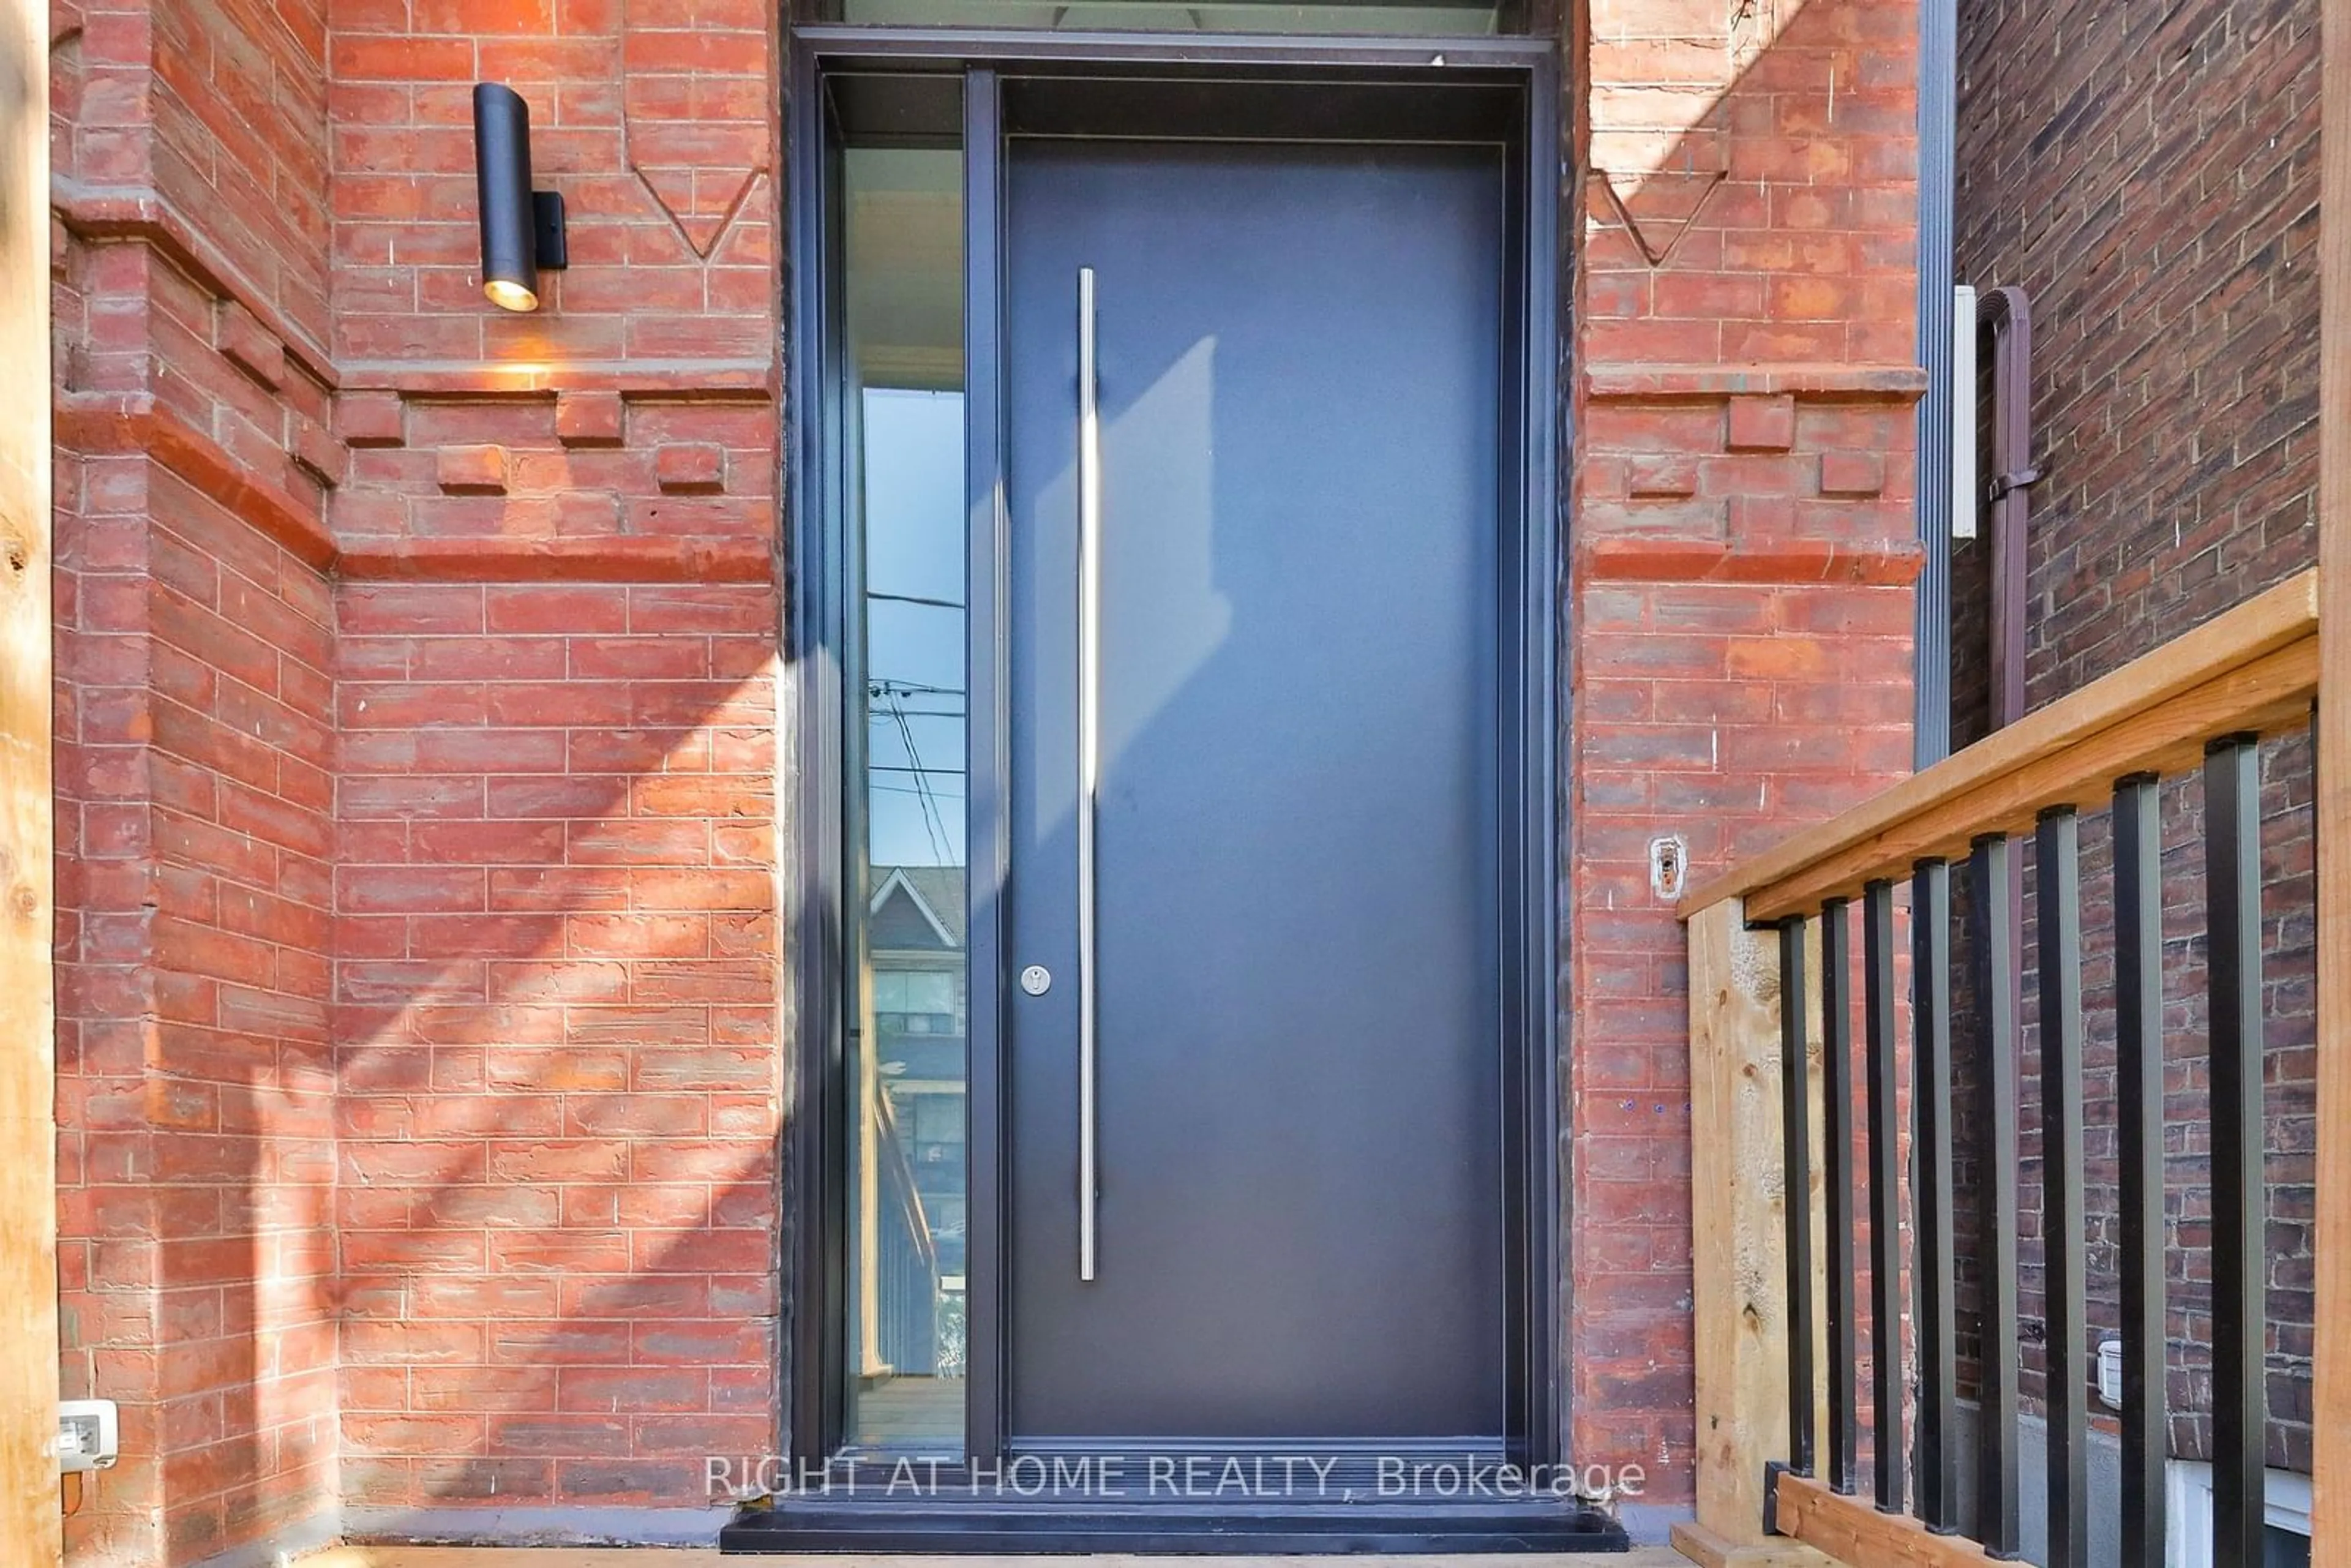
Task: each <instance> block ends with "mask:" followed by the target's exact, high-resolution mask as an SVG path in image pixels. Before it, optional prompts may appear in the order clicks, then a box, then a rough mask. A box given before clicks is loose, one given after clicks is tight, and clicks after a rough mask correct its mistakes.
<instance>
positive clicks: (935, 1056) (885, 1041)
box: [857, 865, 969, 1446]
mask: <svg viewBox="0 0 2351 1568" xmlns="http://www.w3.org/2000/svg"><path fill="white" fill-rule="evenodd" d="M870 885H871V886H872V894H871V896H870V897H869V899H868V900H867V904H866V909H867V923H866V930H865V940H866V946H865V959H866V963H865V969H866V998H865V1016H866V1019H867V1020H868V1025H867V1027H868V1029H869V1030H870V1031H871V1032H870V1036H869V1038H870V1041H871V1046H870V1049H869V1050H868V1051H866V1052H865V1053H864V1054H865V1056H866V1059H867V1061H870V1062H871V1063H872V1069H873V1072H872V1078H871V1080H870V1082H871V1083H872V1094H871V1097H870V1099H869V1100H868V1103H867V1109H868V1114H869V1118H870V1120H869V1123H868V1130H867V1140H868V1141H867V1147H868V1148H869V1149H870V1150H871V1163H870V1165H869V1166H868V1169H869V1171H870V1173H871V1181H872V1186H870V1187H869V1188H868V1189H867V1190H868V1191H869V1192H870V1193H871V1195H872V1201H871V1204H870V1207H868V1210H867V1212H868V1213H869V1214H870V1216H871V1228H870V1230H869V1231H868V1234H867V1236H866V1238H865V1245H866V1247H867V1248H869V1249H871V1251H870V1253H869V1254H868V1256H869V1257H870V1259H871V1264H870V1266H869V1267H868V1268H867V1269H865V1270H862V1277H863V1279H864V1280H865V1281H867V1283H866V1285H865V1290H866V1291H867V1300H866V1301H865V1302H864V1303H863V1309H864V1310H863V1312H862V1313H861V1318H862V1321H863V1322H864V1323H865V1324H866V1325H867V1328H868V1332H869V1333H871V1335H872V1339H871V1341H870V1342H869V1344H870V1351H871V1353H872V1354H868V1356H867V1357H866V1358H865V1375H866V1382H865V1386H864V1388H863V1389H862V1390H861V1392H860V1396H859V1398H858V1402H857V1403H858V1415H859V1423H858V1424H859V1427H860V1436H861V1437H862V1439H863V1440H864V1441H867V1442H869V1443H878V1444H882V1445H885V1446H895V1445H899V1444H905V1443H915V1444H931V1443H939V1442H952V1441H955V1440H956V1439H958V1438H959V1437H960V1436H961V1430H960V1428H961V1422H962V1412H963V1399H962V1393H961V1386H960V1384H959V1383H957V1382H948V1381H945V1380H947V1379H960V1378H961V1377H962V1375H963V1370H964V1362H963V1347H964V1334H963V1325H964V1311H963V1308H964V1249H965V1236H966V1229H965V1202H966V1191H967V1177H966V1172H967V1168H968V1167H967V1165H966V1162H965V1158H964V1150H965V1128H966V1125H967V1121H966V1104H967V1095H966V1092H965V1071H966V1068H965V1047H964V1037H965V1028H966V1019H967V1017H968V1004H969V993H968V989H967V984H966V977H965V969H964V869H963V868H962V867H961V866H885V865H877V866H874V867H872V883H870Z"/></svg>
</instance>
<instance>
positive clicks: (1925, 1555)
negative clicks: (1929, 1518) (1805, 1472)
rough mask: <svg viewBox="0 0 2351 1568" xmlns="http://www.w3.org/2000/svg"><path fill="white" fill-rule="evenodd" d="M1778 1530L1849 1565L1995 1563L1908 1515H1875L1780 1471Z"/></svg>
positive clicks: (1890, 1567) (1917, 1567) (1897, 1567)
mask: <svg viewBox="0 0 2351 1568" xmlns="http://www.w3.org/2000/svg"><path fill="white" fill-rule="evenodd" d="M1780 1529H1781V1531H1782V1532H1783V1533H1784V1534H1786V1535H1788V1536H1790V1537H1792V1538H1793V1539H1794V1540H1796V1541H1799V1542H1802V1543H1803V1544H1805V1545H1807V1546H1810V1547H1813V1548H1814V1549H1816V1550H1818V1551H1820V1552H1823V1553H1825V1554H1826V1555H1828V1556H1830V1557H1833V1558H1834V1559H1836V1560H1837V1561H1838V1562H1840V1563H1850V1564H1852V1568H1963V1565H1972V1564H1976V1563H1993V1562H1997V1561H1998V1559H1997V1558H1994V1557H1992V1556H1991V1555H1990V1554H1989V1553H1988V1552H1985V1551H1984V1549H1983V1548H1982V1547H1980V1546H1979V1545H1977V1544H1976V1543H1975V1542H1972V1541H1964V1540H1961V1539H1960V1538H1959V1536H1956V1535H1937V1534H1935V1533H1934V1532H1933V1531H1930V1530H1928V1528H1927V1527H1926V1526H1925V1525H1924V1524H1921V1523H1920V1522H1919V1521H1917V1520H1915V1519H1913V1518H1911V1517H1910V1516H1909V1515H1908V1514H1904V1513H1880V1512H1878V1511H1877V1506H1876V1504H1875V1503H1872V1502H1867V1501H1865V1500H1862V1499H1860V1498H1857V1497H1843V1496H1840V1495H1839V1494H1837V1493H1835V1492H1833V1491H1831V1490H1829V1489H1828V1488H1827V1487H1826V1486H1823V1484H1822V1483H1821V1482H1819V1481H1817V1480H1814V1479H1812V1478H1811V1477H1809V1476H1792V1475H1788V1474H1786V1473H1784V1472H1783V1473H1782V1475H1781V1477H1780Z"/></svg>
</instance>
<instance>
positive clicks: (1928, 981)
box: [1910, 860, 1959, 1534]
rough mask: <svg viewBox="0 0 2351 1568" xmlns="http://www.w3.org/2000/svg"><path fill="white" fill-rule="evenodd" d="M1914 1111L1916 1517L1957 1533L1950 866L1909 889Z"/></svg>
mask: <svg viewBox="0 0 2351 1568" xmlns="http://www.w3.org/2000/svg"><path fill="white" fill-rule="evenodd" d="M1910 937H1911V940H1910V948H1911V963H1912V968H1911V975H1910V988H1911V998H1912V1002H1911V1007H1912V1010H1913V1012H1914V1013H1915V1014H1916V1015H1917V1017H1916V1025H1915V1027H1916V1029H1917V1060H1916V1061H1915V1063H1914V1064H1913V1072H1914V1077H1913V1079H1912V1081H1911V1090H1910V1092H1911V1104H1912V1107H1913V1111H1914V1120H1915V1121H1916V1123H1917V1140H1918V1150H1917V1170H1918V1193H1917V1215H1918V1517H1919V1518H1921V1519H1923V1520H1925V1521H1927V1527H1928V1529H1930V1530H1933V1531H1938V1532H1939V1533H1944V1534H1949V1533H1950V1532H1951V1531H1956V1530H1958V1529H1959V1446H1958V1444H1957V1442H1956V1441H1955V1437H1956V1433H1955V1432H1954V1430H1953V1428H1954V1427H1955V1426H1956V1425H1957V1423H1958V1420H1959V1409H1958V1385H1959V1355H1958V1351H1957V1348H1956V1346H1955V1345H1954V1344H1953V1343H1952V1337H1951V1336H1952V1329H1953V1322H1952V1320H1953V1318H1954V1316H1955V1315H1956V1312H1957V1308H1956V1306H1955V1304H1954V1294H1955V1292H1954V1289H1953V1277H1952V1276H1953V1270H1954V1267H1955V1260H1954V1255H1953V1247H1952V1236H1951V868H1950V866H1949V864H1947V863H1946V862H1942V861H1938V860H1933V861H1921V862H1918V868H1917V874H1916V876H1915V877H1914V878H1913V880H1912V882H1911V884H1910Z"/></svg>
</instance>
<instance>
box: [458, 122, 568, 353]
mask: <svg viewBox="0 0 2351 1568" xmlns="http://www.w3.org/2000/svg"><path fill="white" fill-rule="evenodd" d="M474 178H475V183H477V184H478V185H479V187H480V191H481V202H482V292H483V293H485V294H486V295H488V296H489V297H490V303H491V304H493V305H497V306H501V307H503V308H506V309H508V310H536V309H538V275H539V272H540V270H541V269H542V268H545V269H548V270H553V269H556V268H559V267H562V266H563V265H564V263H565V262H566V261H567V260H568V259H569V257H568V256H566V255H565V249H566V247H565V245H564V237H563V197H562V195H561V194H560V193H558V192H555V191H533V190H532V189H531V188H530V106H529V105H528V104H526V103H525V102H523V100H522V94H520V93H518V92H517V91H515V89H512V88H510V87H507V86H505V85H504V84H502V83H499V82H490V81H486V82H476V83H475V84H474Z"/></svg>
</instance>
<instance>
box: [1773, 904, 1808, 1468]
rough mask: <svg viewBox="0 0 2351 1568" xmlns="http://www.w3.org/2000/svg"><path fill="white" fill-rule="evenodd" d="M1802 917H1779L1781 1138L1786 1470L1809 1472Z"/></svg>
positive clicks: (1806, 1136)
mask: <svg viewBox="0 0 2351 1568" xmlns="http://www.w3.org/2000/svg"><path fill="white" fill-rule="evenodd" d="M1804 1021H1805V1020H1804V921H1803V917H1802V915H1798V916H1796V917H1795V918H1793V919H1790V920H1782V922H1780V1138H1781V1148H1782V1157H1781V1172H1782V1177H1783V1185H1782V1192H1781V1204H1782V1208H1783V1209H1784V1210H1785V1212H1786V1216H1787V1221H1788V1467H1789V1469H1792V1470H1794V1471H1795V1472H1796V1473H1797V1474H1798V1475H1800V1476H1808V1475H1811V1474H1812V1473H1813V1390H1814V1383H1813V1157H1812V1155H1813V1151H1812V1130H1813V1117H1812V1094H1813V1089H1812V1073H1811V1071H1810V1064H1809V1062H1808V1061H1807V1051H1806V1046H1807V1044H1808V1043H1809V1042H1808V1041H1807V1040H1805V1038H1804V1036H1805V1029H1804Z"/></svg>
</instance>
